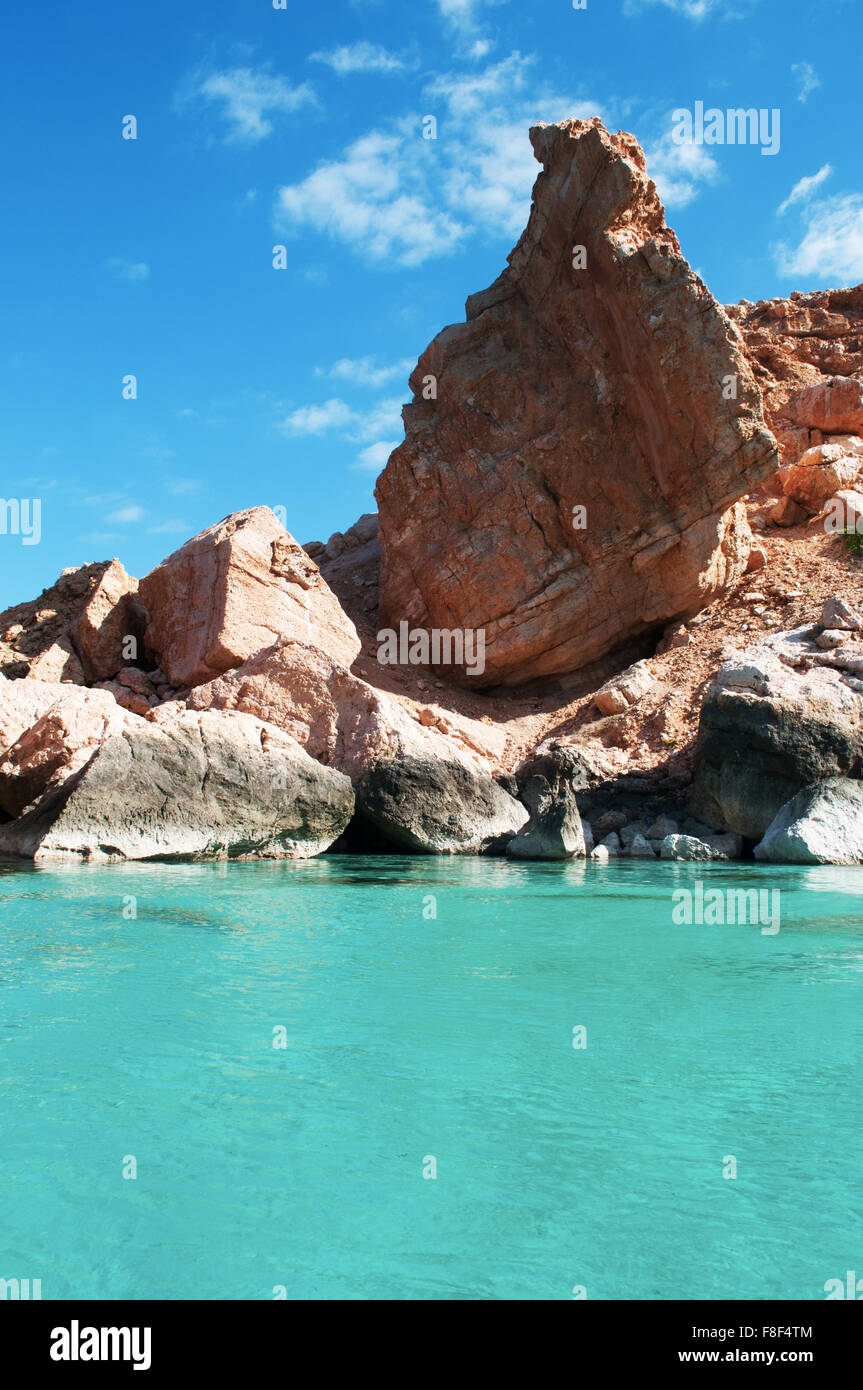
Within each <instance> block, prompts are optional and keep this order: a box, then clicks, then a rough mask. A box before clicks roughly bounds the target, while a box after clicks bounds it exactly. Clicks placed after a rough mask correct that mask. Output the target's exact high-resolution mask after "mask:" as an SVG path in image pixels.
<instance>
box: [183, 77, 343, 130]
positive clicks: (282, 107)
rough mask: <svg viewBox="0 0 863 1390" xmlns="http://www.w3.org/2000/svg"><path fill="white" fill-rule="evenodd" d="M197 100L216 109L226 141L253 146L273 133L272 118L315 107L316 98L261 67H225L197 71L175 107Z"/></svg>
mask: <svg viewBox="0 0 863 1390" xmlns="http://www.w3.org/2000/svg"><path fill="white" fill-rule="evenodd" d="M196 101H197V102H199V103H200V102H204V103H209V104H214V105H216V106H218V108H219V110H220V114H221V116H222V118H223V120H224V122H225V124H226V126H227V133H226V136H225V138H226V140H227V141H228V142H232V143H236V144H255V143H257V141H259V140H263V139H265V137H266V136H268V135H271V134H272V132H273V120H272V119H271V118H272V117H273V116H276V115H283V114H285V113H288V112H293V111H299V110H300V109H301V108H302V107H304V106H311V105H314V104H315V103H316V101H317V98H316V96H315V92H314V88H313V87H311V86H310V85H309V83H307V82H304V83H302V84H301V85H300V86H298V87H294V86H292V85H291V83H290V82H288V81H286V79H285V78H283V77H279V76H278V75H274V74H272V73H270V72H267V71H266V70H265V69H264V68H227V69H224V70H222V71H210V72H207V71H202V70H200V69H199V70H198V71H197V72H195V73H193V74H192V75H191V77H189V78H188V79H187V80H186V82H185V83H184V84H183V86H182V88H181V90H180V93H179V94H178V97H177V104H178V105H179V106H181V107H188V106H190V105H192V104H193V103H195V102H196Z"/></svg>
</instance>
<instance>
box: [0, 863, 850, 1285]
mask: <svg viewBox="0 0 863 1390" xmlns="http://www.w3.org/2000/svg"><path fill="white" fill-rule="evenodd" d="M696 879H701V881H702V882H703V883H705V884H706V885H708V886H709V887H717V886H718V887H722V888H723V889H724V888H726V887H729V886H731V887H734V886H737V887H739V886H745V885H750V884H755V885H757V886H759V887H767V888H770V889H774V888H778V889H779V890H780V892H781V930H780V931H779V933H778V934H776V935H765V934H763V933H762V932H761V930H760V928H759V927H758V926H757V925H756V926H749V925H743V926H739V925H737V926H732V925H721V926H719V925H717V926H678V925H675V923H674V922H673V921H672V902H671V892H672V890H673V889H674V888H675V887H680V886H689V887H692V885H693V883H694V881H695V880H696ZM861 887H863V871H855V870H842V869H811V870H810V869H805V870H803V869H792V868H787V869H783V868H777V867H775V866H769V867H768V866H764V867H762V866H753V865H745V866H725V867H720V866H703V865H700V866H696V865H683V864H681V865H672V864H663V865H660V864H658V863H657V864H654V865H646V866H645V865H644V864H641V863H633V864H627V863H619V864H614V865H611V866H609V867H608V868H604V869H603V868H597V867H595V866H593V865H585V864H583V863H582V864H578V863H574V864H571V865H564V866H561V865H518V864H510V863H508V862H507V861H505V860H460V859H454V860H450V859H427V858H417V859H413V858H391V859H389V858H380V859H379V858H375V859H361V858H342V857H325V858H321V859H316V860H312V861H309V862H302V863H293V864H286V865H272V864H269V865H264V864H260V865H258V864H232V865H227V866H219V865H165V866H158V865H156V866H154V865H130V866H123V867H108V868H102V869H98V868H76V869H66V868H63V869H40V870H36V869H32V868H31V869H25V870H21V869H18V868H11V867H10V866H0V1125H2V1140H0V1266H2V1268H0V1276H2V1277H5V1278H11V1277H18V1278H31V1279H33V1278H41V1280H42V1295H43V1298H45V1299H51V1298H67V1297H68V1298H94V1299H97V1298H167V1299H175V1298H214V1299H215V1298H227V1299H270V1298H272V1297H273V1296H274V1292H273V1291H274V1289H275V1288H276V1287H277V1286H284V1288H285V1289H286V1290H287V1295H288V1297H291V1298H318V1297H323V1298H376V1299H377V1298H398V1299H403V1298H408V1299H419V1298H431V1299H453V1298H461V1299H464V1298H471V1299H497V1298H519V1299H522V1298H528V1299H538V1298H543V1299H545V1298H548V1299H569V1298H571V1297H572V1296H573V1293H572V1291H573V1288H574V1286H576V1285H581V1286H584V1287H585V1288H586V1291H587V1296H588V1298H591V1299H606V1298H639V1299H667V1298H678V1297H679V1298H748V1299H758V1298H780V1299H787V1298H803V1299H823V1298H824V1297H825V1295H824V1283H825V1281H826V1280H828V1279H831V1278H842V1279H844V1278H845V1274H846V1271H847V1270H849V1269H853V1270H859V1271H860V1272H861V1273H862V1274H863V1184H861V1164H860V1149H861V1132H863V1124H861V1118H863V1117H861V1107H863V1102H861V1086H860V1070H859V1065H860V1056H861V1041H863V1009H861V999H863V996H861V984H863V908H861V898H860V888H861ZM130 895H131V896H134V898H135V899H136V900H137V918H136V919H134V920H133V919H131V918H130V917H128V916H127V917H126V918H124V916H123V908H124V900H127V899H128V898H129V897H130ZM430 895H431V897H433V898H434V900H435V902H434V903H432V902H431V900H430ZM125 906H126V910H127V913H128V912H129V911H130V904H129V902H128V901H125ZM434 907H436V912H437V916H436V917H434V918H433V917H431V916H430V915H428V914H430V913H431V911H432V909H433V908H434ZM424 913H425V914H426V915H424ZM280 1026H281V1027H283V1028H284V1029H285V1030H286V1032H285V1039H286V1043H287V1045H286V1047H285V1048H283V1049H278V1048H274V1046H273V1041H274V1032H273V1030H274V1028H277V1027H280ZM578 1026H583V1027H585V1028H586V1029H587V1046H586V1048H584V1049H575V1048H574V1047H573V1045H572V1043H573V1028H574V1027H578ZM130 1155H131V1156H133V1157H134V1158H135V1160H136V1161H137V1178H136V1179H134V1180H125V1179H124V1178H123V1175H122V1174H123V1165H124V1160H125V1159H126V1156H130ZM727 1155H733V1156H734V1157H735V1158H736V1160H737V1165H738V1168H737V1172H738V1176H737V1178H736V1180H728V1179H724V1178H723V1175H722V1174H723V1163H724V1161H725V1159H726V1156H727ZM430 1158H433V1159H434V1160H435V1161H436V1166H437V1176H436V1178H434V1179H432V1178H424V1177H423V1169H424V1166H425V1168H426V1170H430V1168H431V1165H430V1163H429V1162H428V1160H429V1159H430Z"/></svg>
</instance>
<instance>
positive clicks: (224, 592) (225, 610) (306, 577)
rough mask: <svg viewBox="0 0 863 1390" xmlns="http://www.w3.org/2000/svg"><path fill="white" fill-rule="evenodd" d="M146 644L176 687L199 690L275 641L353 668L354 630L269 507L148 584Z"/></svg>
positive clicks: (223, 525)
mask: <svg viewBox="0 0 863 1390" xmlns="http://www.w3.org/2000/svg"><path fill="white" fill-rule="evenodd" d="M139 592H140V600H141V603H142V604H143V605H144V607H145V608H146V610H147V614H148V623H147V628H146V633H145V645H146V648H147V649H148V651H149V652H151V653H152V654H153V655H154V656H155V658H156V659H157V660H158V663H159V665H160V667H161V669H162V670H163V671H164V673H165V675H166V676H167V678H168V680H169V681H170V682H171V684H172V685H174V686H176V687H178V688H179V687H185V686H196V685H201V684H203V683H204V682H205V681H209V680H212V679H213V678H214V677H217V676H220V675H222V674H223V673H224V672H225V671H229V670H231V669H232V668H234V667H237V666H242V665H243V663H244V662H245V661H247V660H248V658H249V657H251V656H254V655H255V653H257V652H259V651H260V650H261V649H262V648H264V647H268V646H270V645H271V644H272V643H273V642H274V641H275V640H276V638H278V637H290V638H293V639H294V640H295V641H299V642H308V643H310V644H312V645H314V646H315V647H317V648H318V649H319V650H320V651H322V652H324V653H325V654H326V655H328V656H330V657H332V658H333V659H334V660H335V661H338V662H340V663H341V664H342V665H344V666H350V665H351V663H352V662H353V661H354V660H355V658H356V657H357V655H358V654H359V650H360V641H359V638H358V636H357V632H356V628H355V627H354V625H353V623H352V622H351V620H350V618H348V617H347V615H346V614H345V613H344V612H343V611H342V608H341V606H340V605H339V602H338V600H337V599H336V597H335V595H334V594H333V593H332V592H331V591H330V589H329V588H328V586H327V584H326V582H325V581H324V579H323V578H322V576H321V574H320V572H319V570H318V568H317V566H316V565H315V563H314V561H313V560H311V559H310V558H309V556H308V555H307V554H306V552H305V551H304V550H303V548H302V547H301V546H299V545H298V544H297V542H296V541H295V540H294V539H293V537H292V536H290V535H289V534H288V532H287V531H286V530H285V529H284V527H283V526H282V525H281V523H280V522H279V521H278V519H277V518H276V516H275V514H274V513H273V512H272V511H270V509H269V507H252V508H250V509H249V510H248V511H243V512H235V513H233V515H231V516H229V517H226V518H225V520H224V521H220V522H219V523H218V524H217V525H215V526H211V527H209V528H208V529H207V530H206V531H202V532H201V533H200V535H198V536H195V537H193V539H192V540H190V541H187V542H186V544H185V545H184V546H181V548H180V549H179V550H177V551H175V552H174V554H173V555H169V556H168V558H167V559H166V560H163V561H162V563H161V564H160V565H157V566H156V568H155V569H154V570H151V571H150V573H149V574H148V575H146V576H145V577H144V579H142V580H141V584H140V591H139Z"/></svg>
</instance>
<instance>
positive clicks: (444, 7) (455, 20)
mask: <svg viewBox="0 0 863 1390" xmlns="http://www.w3.org/2000/svg"><path fill="white" fill-rule="evenodd" d="M490 2H491V3H492V4H493V3H495V0H435V4H436V5H437V7H438V9H439V10H440V13H441V17H442V18H443V19H445V20H446V21H447V23H448V24H451V25H452V27H453V28H454V29H457V30H459V31H461V32H462V33H465V32H470V31H471V30H473V29H475V28H476V26H477V24H478V23H479V18H480V14H481V12H482V10H483V9H484V8H485V7H487V6H488V4H489V3H490ZM496 2H497V3H500V0H496Z"/></svg>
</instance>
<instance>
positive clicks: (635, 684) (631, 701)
mask: <svg viewBox="0 0 863 1390" xmlns="http://www.w3.org/2000/svg"><path fill="white" fill-rule="evenodd" d="M671 645H672V646H673V645H675V644H674V643H673V642H672V643H671ZM652 685H653V675H652V674H651V671H650V667H649V666H648V665H647V663H646V662H644V661H638V662H636V664H635V665H634V666H630V667H629V668H628V670H626V671H622V672H621V674H620V675H619V676H614V677H613V679H612V680H610V681H606V683H605V685H604V686H602V688H601V689H600V690H597V692H596V694H595V695H594V697H593V699H594V704H595V705H596V707H597V709H598V710H599V712H600V714H620V713H622V711H623V710H625V709H629V707H630V705H635V704H637V703H638V701H639V700H640V699H641V698H642V696H644V695H646V694H647V693H648V691H649V690H650V688H651V687H652Z"/></svg>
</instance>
